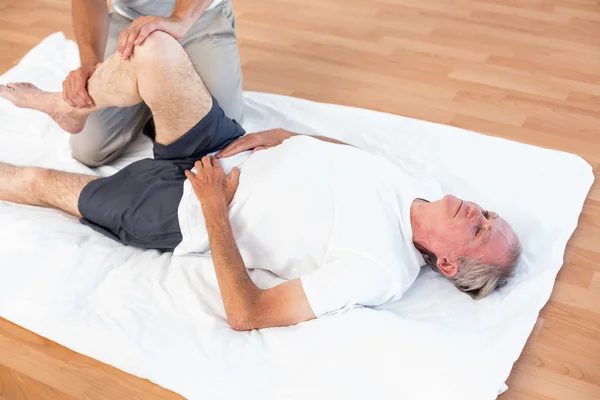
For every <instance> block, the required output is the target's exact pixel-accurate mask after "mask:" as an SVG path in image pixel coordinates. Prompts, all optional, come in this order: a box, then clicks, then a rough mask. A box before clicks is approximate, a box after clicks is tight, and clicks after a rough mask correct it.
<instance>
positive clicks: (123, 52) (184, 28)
mask: <svg viewBox="0 0 600 400" xmlns="http://www.w3.org/2000/svg"><path fill="white" fill-rule="evenodd" d="M191 27H192V23H190V21H189V20H184V19H181V18H178V17H155V16H144V17H139V18H136V19H134V20H133V22H132V23H131V24H129V26H128V27H127V28H125V29H124V30H123V31H122V32H121V34H119V45H118V47H117V51H118V52H119V55H120V56H121V58H123V60H127V59H129V57H130V56H131V53H132V52H133V47H134V46H139V45H141V44H142V43H144V40H146V38H147V37H148V35H150V34H151V33H152V32H154V31H163V32H166V33H168V34H169V35H171V36H173V37H174V38H175V39H181V38H182V37H184V36H185V34H186V33H187V32H188V31H189V30H190V28H191Z"/></svg>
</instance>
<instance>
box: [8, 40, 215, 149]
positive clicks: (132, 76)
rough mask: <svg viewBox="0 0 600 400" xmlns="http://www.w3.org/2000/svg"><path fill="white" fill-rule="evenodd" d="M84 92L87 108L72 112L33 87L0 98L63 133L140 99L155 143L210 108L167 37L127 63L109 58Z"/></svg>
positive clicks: (173, 136)
mask: <svg viewBox="0 0 600 400" xmlns="http://www.w3.org/2000/svg"><path fill="white" fill-rule="evenodd" d="M88 92H89V93H90V96H91V97H92V99H94V102H95V106H94V107H91V108H85V109H79V108H72V107H70V106H69V105H68V104H67V103H65V102H64V101H63V100H62V95H61V93H50V92H44V91H41V90H39V89H38V88H36V87H35V86H33V85H31V84H27V83H24V84H8V85H6V86H2V85H0V97H3V98H5V99H7V100H9V101H11V102H13V103H14V104H15V105H16V106H18V107H24V108H32V109H36V110H39V111H42V112H45V113H47V114H48V115H50V116H51V117H52V118H53V119H54V120H55V121H56V122H57V123H58V124H59V125H60V126H61V127H62V128H63V129H65V130H66V131H68V132H71V133H77V132H80V131H81V130H82V129H83V127H84V125H85V121H86V119H87V116H88V115H89V114H90V113H92V112H94V111H97V110H99V109H103V108H106V107H115V106H118V107H128V106H132V105H135V104H138V103H140V102H141V101H142V100H143V101H145V102H146V104H147V105H148V106H149V107H150V110H151V111H152V115H153V117H154V122H155V125H156V141H157V142H159V143H161V144H169V143H172V142H173V141H175V140H177V139H178V138H179V137H181V136H182V135H183V134H185V133H186V132H187V131H188V130H189V129H191V128H192V127H193V126H194V125H195V124H196V123H197V122H198V121H200V120H201V119H202V118H203V117H204V116H205V115H206V114H207V113H208V111H209V110H210V108H211V107H212V97H211V95H210V94H209V93H208V90H207V89H206V86H205V85H204V83H203V82H202V80H201V79H200V77H199V76H198V74H197V73H196V71H195V70H194V67H193V65H192V63H191V61H190V59H189V57H188V56H187V54H186V53H185V51H184V50H183V48H182V47H181V45H180V44H179V43H178V42H177V40H175V39H174V38H173V37H171V36H170V35H168V34H166V33H164V32H154V33H152V34H151V35H150V36H148V38H147V39H146V40H145V42H144V44H143V45H141V46H137V47H136V48H135V49H134V52H133V55H132V57H131V58H130V60H128V61H123V60H122V59H121V58H120V57H119V56H118V55H116V54H113V55H112V56H111V57H109V58H108V59H107V60H106V61H105V62H104V63H103V64H102V65H101V66H100V67H99V68H98V69H97V70H96V72H95V73H94V75H92V77H91V78H90V80H89V82H88Z"/></svg>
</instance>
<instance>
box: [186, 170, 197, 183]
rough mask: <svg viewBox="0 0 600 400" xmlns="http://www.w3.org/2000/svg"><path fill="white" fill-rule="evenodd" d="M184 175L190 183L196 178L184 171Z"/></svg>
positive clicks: (189, 172) (190, 172) (191, 173)
mask: <svg viewBox="0 0 600 400" xmlns="http://www.w3.org/2000/svg"><path fill="white" fill-rule="evenodd" d="M184 174H185V176H186V177H187V178H188V179H189V180H190V181H193V180H194V178H195V177H196V175H194V173H193V172H192V171H189V170H186V171H184Z"/></svg>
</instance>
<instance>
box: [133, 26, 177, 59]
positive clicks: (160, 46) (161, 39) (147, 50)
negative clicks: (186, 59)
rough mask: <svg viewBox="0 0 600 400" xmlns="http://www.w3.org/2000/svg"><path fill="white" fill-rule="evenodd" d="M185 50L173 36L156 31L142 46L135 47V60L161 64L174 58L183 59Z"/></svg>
mask: <svg viewBox="0 0 600 400" xmlns="http://www.w3.org/2000/svg"><path fill="white" fill-rule="evenodd" d="M183 54H185V50H183V47H181V44H179V42H178V41H177V39H175V38H174V37H173V36H171V35H169V34H168V33H165V32H162V31H154V32H152V33H151V34H149V35H148V37H146V39H145V40H144V42H143V43H142V44H141V45H138V46H135V49H134V51H133V59H134V60H138V61H141V62H146V61H149V62H160V61H161V60H169V59H172V58H173V57H181V56H182V55H183Z"/></svg>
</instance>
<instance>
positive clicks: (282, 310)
mask: <svg viewBox="0 0 600 400" xmlns="http://www.w3.org/2000/svg"><path fill="white" fill-rule="evenodd" d="M195 167H196V170H197V174H196V175H194V174H193V173H192V172H191V171H186V176H187V177H188V178H189V179H190V182H191V183H192V186H193V188H194V192H195V193H196V196H197V197H198V199H199V200H200V204H201V206H202V211H203V213H204V218H205V220H206V229H207V231H208V239H209V243H210V250H211V253H212V258H213V262H214V266H215V273H216V276H217V282H218V284H219V290H220V291H221V297H222V299H223V305H224V307H225V313H226V314H227V320H228V322H229V324H230V325H231V327H232V328H233V329H235V330H238V331H246V330H252V329H261V328H268V327H273V326H287V325H294V324H297V323H299V322H303V321H307V320H310V319H313V318H315V314H314V313H313V311H312V308H311V307H310V303H309V302H308V299H307V298H306V294H305V293H304V289H303V288H302V282H301V281H300V279H294V280H291V281H288V282H285V283H283V284H281V285H278V286H275V287H273V288H271V289H266V290H262V289H260V288H259V287H258V286H256V285H255V284H254V282H252V280H251V279H250V276H249V275H248V270H247V269H246V266H245V265H244V261H243V260H242V257H241V255H240V252H239V249H238V247H237V244H236V242H235V239H234V237H233V232H232V229H231V223H230V222H229V210H228V205H229V203H230V202H231V199H232V198H233V194H234V193H235V191H236V189H237V186H238V182H239V170H238V169H234V170H233V171H232V173H231V175H230V176H229V177H227V176H226V175H225V172H224V171H223V169H222V168H221V166H220V164H219V162H218V161H217V160H216V158H214V157H204V158H203V159H202V161H198V162H197V163H196V165H195Z"/></svg>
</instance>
